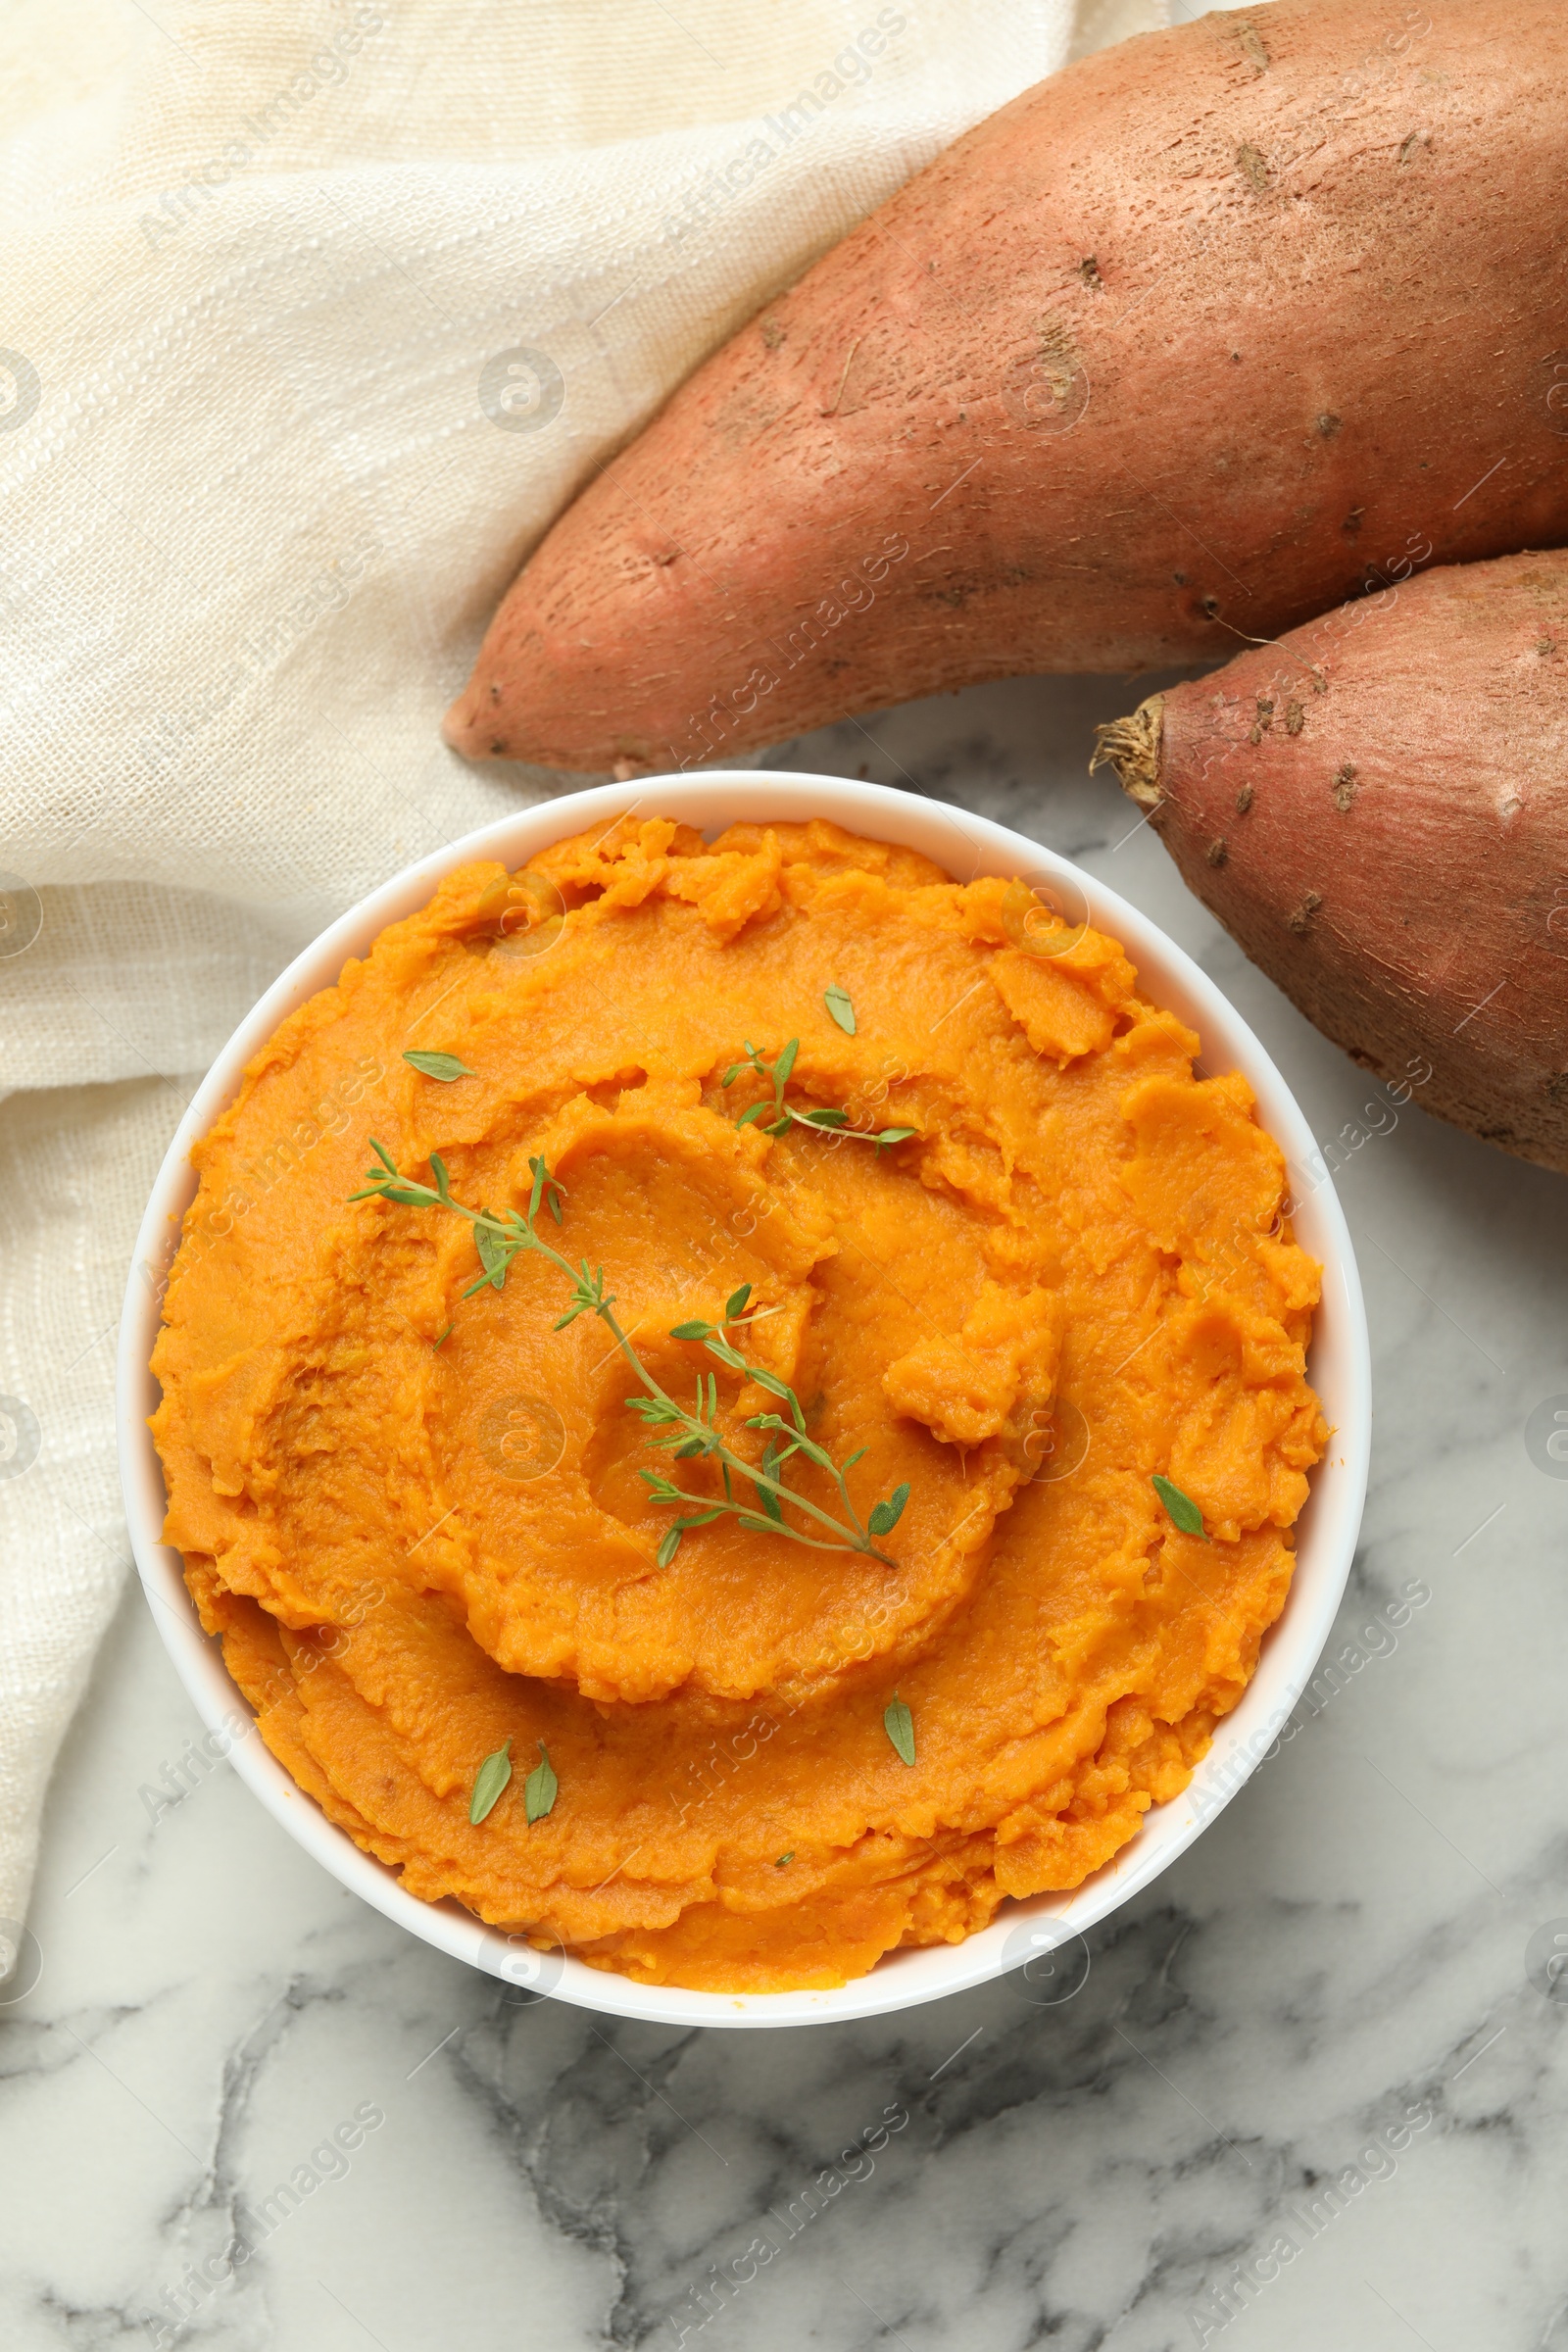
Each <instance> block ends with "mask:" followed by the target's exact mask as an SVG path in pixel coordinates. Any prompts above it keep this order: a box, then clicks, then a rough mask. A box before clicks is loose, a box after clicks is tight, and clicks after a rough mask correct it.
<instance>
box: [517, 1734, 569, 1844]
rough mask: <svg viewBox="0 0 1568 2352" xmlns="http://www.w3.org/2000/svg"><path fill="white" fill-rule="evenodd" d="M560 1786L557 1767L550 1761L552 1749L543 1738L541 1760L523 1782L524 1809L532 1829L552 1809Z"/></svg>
mask: <svg viewBox="0 0 1568 2352" xmlns="http://www.w3.org/2000/svg"><path fill="white" fill-rule="evenodd" d="M560 1786H561V1784H560V1782H559V1781H558V1780H557V1779H556V1774H555V1767H554V1766H553V1765H552V1763H551V1761H550V1750H549V1748H548V1747H546V1745H545V1743H544V1741H543V1740H540V1742H539V1761H538V1763H537V1764H536V1765H535V1766H534V1768H533V1770H532V1772H530V1773H529V1775H528V1778H527V1779H526V1780H525V1781H524V1782H523V1784H522V1809H523V1811H524V1812H525V1813H526V1814H527V1816H528V1827H529V1829H530V1830H531V1829H532V1828H533V1825H534V1823H535V1822H536V1821H543V1819H544V1817H545V1815H546V1814H547V1813H548V1812H549V1811H550V1809H551V1807H552V1806H553V1805H554V1803H555V1801H556V1791H557V1789H559V1788H560Z"/></svg>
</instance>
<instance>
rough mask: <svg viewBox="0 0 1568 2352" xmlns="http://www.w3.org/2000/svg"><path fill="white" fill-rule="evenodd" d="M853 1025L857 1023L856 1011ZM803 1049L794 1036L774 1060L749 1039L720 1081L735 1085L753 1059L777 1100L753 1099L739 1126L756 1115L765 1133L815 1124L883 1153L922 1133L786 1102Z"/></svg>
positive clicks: (741, 1117)
mask: <svg viewBox="0 0 1568 2352" xmlns="http://www.w3.org/2000/svg"><path fill="white" fill-rule="evenodd" d="M845 1003H846V1004H848V1003H849V999H848V998H846V999H845ZM830 1009H831V1008H830ZM841 1026H842V1024H841ZM851 1026H852V1027H853V1026H854V1014H853V1011H852V1014H851ZM800 1050H801V1041H800V1039H799V1038H798V1037H792V1038H791V1039H790V1041H789V1044H788V1045H787V1046H785V1047H784V1049H783V1051H782V1052H781V1053H780V1054H776V1055H775V1056H774V1058H773V1059H772V1061H769V1060H768V1059H767V1056H766V1055H765V1054H760V1053H759V1052H758V1050H757V1048H756V1047H755V1046H754V1045H753V1044H752V1042H751V1040H750V1038H748V1039H747V1040H746V1057H745V1060H743V1061H732V1062H731V1063H730V1065H729V1068H728V1069H727V1070H726V1071H725V1072H724V1075H723V1077H722V1078H721V1079H720V1080H719V1084H720V1086H733V1085H734V1083H735V1081H736V1079H737V1078H738V1077H739V1076H740V1073H741V1072H742V1070H744V1069H745V1068H746V1067H747V1064H748V1063H749V1064H750V1065H751V1067H752V1069H753V1070H754V1071H755V1072H756V1074H757V1076H758V1077H759V1078H760V1079H761V1080H762V1082H763V1084H764V1085H766V1086H770V1087H771V1088H772V1089H773V1100H772V1102H771V1103H769V1102H768V1100H767V1098H766V1097H765V1096H763V1097H761V1098H760V1100H759V1101H758V1102H756V1103H751V1104H750V1105H749V1106H748V1107H747V1108H746V1109H745V1110H743V1111H742V1112H741V1115H740V1117H739V1118H738V1119H737V1120H736V1122H735V1124H736V1126H737V1127H750V1125H751V1124H752V1122H753V1120H754V1119H755V1120H757V1121H758V1122H759V1123H760V1127H761V1130H762V1133H763V1134H764V1135H775V1136H777V1135H788V1133H789V1131H790V1129H791V1127H812V1128H815V1129H816V1130H817V1132H818V1133H820V1132H821V1131H822V1130H823V1129H829V1130H831V1131H832V1132H833V1133H835V1134H838V1135H845V1136H850V1137H853V1139H854V1141H855V1142H856V1143H858V1144H874V1145H875V1146H876V1150H877V1153H878V1155H879V1156H880V1154H881V1153H882V1152H884V1151H885V1150H886V1149H887V1147H888V1146H889V1145H890V1144H903V1143H907V1141H908V1139H909V1137H910V1136H911V1135H914V1134H917V1133H918V1130H917V1129H916V1128H913V1127H883V1128H881V1129H872V1128H869V1127H857V1126H855V1125H854V1123H853V1122H852V1120H851V1118H850V1114H849V1112H848V1111H847V1110H834V1109H831V1108H823V1109H820V1110H797V1109H796V1107H795V1105H794V1104H793V1103H786V1102H785V1100H784V1089H785V1088H786V1087H787V1086H788V1084H789V1082H790V1075H791V1072H792V1071H793V1070H794V1068H795V1056H796V1055H797V1054H799V1052H800Z"/></svg>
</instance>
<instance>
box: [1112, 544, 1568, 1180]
mask: <svg viewBox="0 0 1568 2352" xmlns="http://www.w3.org/2000/svg"><path fill="white" fill-rule="evenodd" d="M1100 733H1101V747H1100V750H1099V751H1098V753H1097V754H1096V764H1097V765H1098V764H1100V762H1101V761H1103V760H1109V761H1110V762H1111V764H1112V765H1113V766H1114V767H1115V768H1116V770H1117V772H1118V774H1119V775H1120V777H1121V780H1122V782H1123V784H1124V785H1125V786H1126V788H1127V790H1128V791H1129V792H1130V793H1131V794H1132V797H1133V799H1134V800H1135V801H1138V802H1139V803H1141V804H1142V806H1143V807H1145V808H1146V809H1149V810H1150V812H1151V821H1152V823H1153V824H1154V826H1155V827H1156V828H1157V830H1158V831H1159V833H1160V835H1161V837H1162V839H1163V840H1164V843H1165V846H1166V848H1167V849H1168V850H1169V851H1170V853H1171V855H1172V857H1173V858H1175V860H1176V862H1177V864H1178V865H1179V866H1180V868H1181V870H1182V873H1183V875H1184V876H1185V877H1186V879H1187V881H1188V882H1189V883H1190V884H1191V886H1192V888H1193V889H1194V890H1195V891H1196V892H1197V893H1198V895H1199V897H1200V898H1201V899H1202V900H1203V902H1204V904H1205V905H1206V906H1208V907H1211V908H1212V909H1213V911H1214V913H1215V914H1217V915H1218V916H1219V919H1220V921H1221V922H1222V923H1224V925H1225V926H1226V928H1227V930H1229V931H1231V932H1233V933H1234V934H1235V936H1236V938H1237V939H1238V940H1239V941H1240V942H1241V944H1242V946H1243V947H1244V948H1245V949H1246V950H1247V953H1248V955H1249V956H1251V958H1252V960H1253V962H1254V963H1258V964H1261V966H1262V968H1263V969H1264V971H1265V972H1267V973H1268V974H1269V976H1270V978H1271V979H1273V980H1277V981H1278V983H1279V985H1280V987H1281V988H1283V989H1284V990H1285V992H1286V994H1287V995H1288V996H1290V997H1291V998H1292V999H1293V1000H1294V1001H1295V1003H1296V1004H1298V1005H1299V1006H1300V1008H1301V1010H1302V1011H1303V1012H1304V1013H1305V1014H1306V1015H1307V1017H1308V1019H1309V1020H1312V1021H1315V1022H1316V1024H1317V1026H1318V1027H1319V1028H1320V1029H1321V1030H1323V1031H1324V1033H1325V1035H1327V1036H1329V1037H1332V1038H1334V1039H1335V1040H1336V1041H1337V1042H1338V1043H1339V1044H1340V1045H1342V1046H1344V1047H1346V1048H1347V1049H1348V1052H1349V1053H1351V1054H1353V1055H1354V1056H1355V1058H1356V1060H1357V1061H1359V1062H1362V1063H1363V1064H1364V1065H1365V1066H1366V1067H1367V1068H1368V1069H1373V1070H1376V1071H1377V1072H1378V1073H1379V1074H1380V1075H1381V1076H1382V1077H1384V1078H1386V1079H1390V1080H1392V1081H1394V1082H1395V1083H1396V1084H1397V1085H1398V1086H1400V1087H1402V1088H1409V1087H1414V1089H1415V1090H1416V1099H1417V1101H1419V1102H1421V1103H1425V1105H1426V1107H1427V1108H1428V1109H1429V1110H1435V1111H1439V1112H1441V1113H1442V1115H1443V1116H1444V1117H1445V1118H1447V1119H1453V1120H1455V1121H1456V1122H1457V1123H1458V1125H1459V1126H1461V1127H1468V1128H1469V1129H1470V1131H1471V1133H1472V1134H1474V1135H1479V1136H1484V1137H1485V1138H1486V1139H1487V1141H1488V1142H1489V1143H1494V1144H1500V1145H1501V1146H1502V1148H1503V1150H1504V1151H1507V1152H1518V1153H1519V1154H1520V1155H1521V1156H1522V1157H1523V1158H1525V1159H1537V1160H1541V1161H1543V1162H1544V1164H1545V1165H1546V1166H1547V1167H1551V1168H1562V1169H1568V554H1563V553H1559V554H1555V555H1523V556H1505V557H1503V558H1501V559H1500V560H1499V561H1497V562H1496V563H1492V564H1467V565H1457V566H1453V567H1450V568H1446V569H1443V570H1439V571H1430V572H1425V573H1419V574H1417V575H1416V576H1415V577H1414V578H1410V579H1407V580H1403V581H1400V580H1392V581H1390V583H1389V584H1388V585H1387V586H1386V587H1385V588H1384V589H1382V590H1381V591H1379V592H1378V593H1377V594H1375V595H1373V596H1370V597H1366V598H1363V599H1360V600H1358V601H1357V602H1355V603H1353V604H1348V605H1345V606H1343V607H1342V608H1341V609H1340V610H1339V611H1338V612H1335V613H1328V614H1327V615H1325V616H1324V618H1322V619H1321V620H1319V621H1317V622H1315V623H1313V624H1312V625H1310V626H1309V627H1306V628H1302V629H1296V630H1293V631H1292V633H1291V634H1290V635H1289V636H1287V637H1285V638H1283V639H1282V640H1281V641H1280V642H1279V643H1278V644H1276V645H1264V646H1255V647H1250V648H1249V650H1248V651H1247V652H1246V653H1243V654H1239V655H1238V656H1237V658H1236V660H1235V661H1234V662H1229V663H1227V665H1226V666H1225V668H1223V669H1221V670H1217V671H1213V672H1211V673H1210V674H1209V676H1207V677H1206V678H1201V679H1198V680H1195V681H1193V682H1191V683H1189V684H1187V685H1182V686H1178V687H1176V688H1174V689H1173V690H1172V691H1171V692H1169V693H1166V694H1162V695H1160V694H1156V695H1152V696H1151V697H1150V699H1149V700H1148V701H1147V702H1146V703H1144V704H1142V705H1141V706H1140V708H1139V710H1138V711H1136V712H1135V713H1134V715H1133V716H1132V717H1131V718H1128V719H1120V720H1118V721H1117V722H1116V723H1115V724H1114V725H1113V726H1110V727H1103V728H1102V729H1101V730H1100ZM1428 1071H1430V1075H1428V1074H1427V1073H1428Z"/></svg>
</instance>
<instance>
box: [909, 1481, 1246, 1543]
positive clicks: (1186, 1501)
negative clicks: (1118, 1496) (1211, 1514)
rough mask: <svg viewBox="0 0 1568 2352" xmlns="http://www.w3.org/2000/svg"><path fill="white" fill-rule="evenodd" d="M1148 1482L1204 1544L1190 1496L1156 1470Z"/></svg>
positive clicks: (1187, 1532) (1170, 1513)
mask: <svg viewBox="0 0 1568 2352" xmlns="http://www.w3.org/2000/svg"><path fill="white" fill-rule="evenodd" d="M1150 1484H1151V1486H1152V1488H1153V1490H1154V1493H1155V1494H1156V1495H1158V1496H1159V1499H1160V1501H1161V1502H1162V1503H1163V1504H1164V1506H1165V1512H1166V1516H1167V1517H1168V1518H1169V1519H1170V1520H1171V1522H1172V1524H1173V1525H1174V1526H1176V1527H1179V1528H1180V1529H1181V1531H1182V1534H1183V1535H1184V1536H1197V1537H1198V1538H1199V1539H1200V1541H1201V1543H1204V1544H1206V1543H1207V1542H1208V1537H1207V1536H1206V1535H1205V1534H1204V1532H1203V1514H1202V1512H1201V1510H1200V1509H1199V1507H1198V1505H1197V1503H1196V1502H1195V1501H1194V1500H1193V1498H1192V1496H1191V1495H1184V1494H1183V1493H1182V1491H1181V1489H1180V1487H1173V1486H1172V1485H1171V1482H1170V1480H1169V1479H1168V1478H1161V1477H1160V1475H1159V1473H1158V1471H1157V1470H1156V1471H1155V1473H1154V1475H1153V1477H1152V1479H1151V1481H1150ZM871 1524H872V1528H873V1530H874V1529H875V1526H876V1513H875V1512H874V1511H873V1512H872V1514H871Z"/></svg>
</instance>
